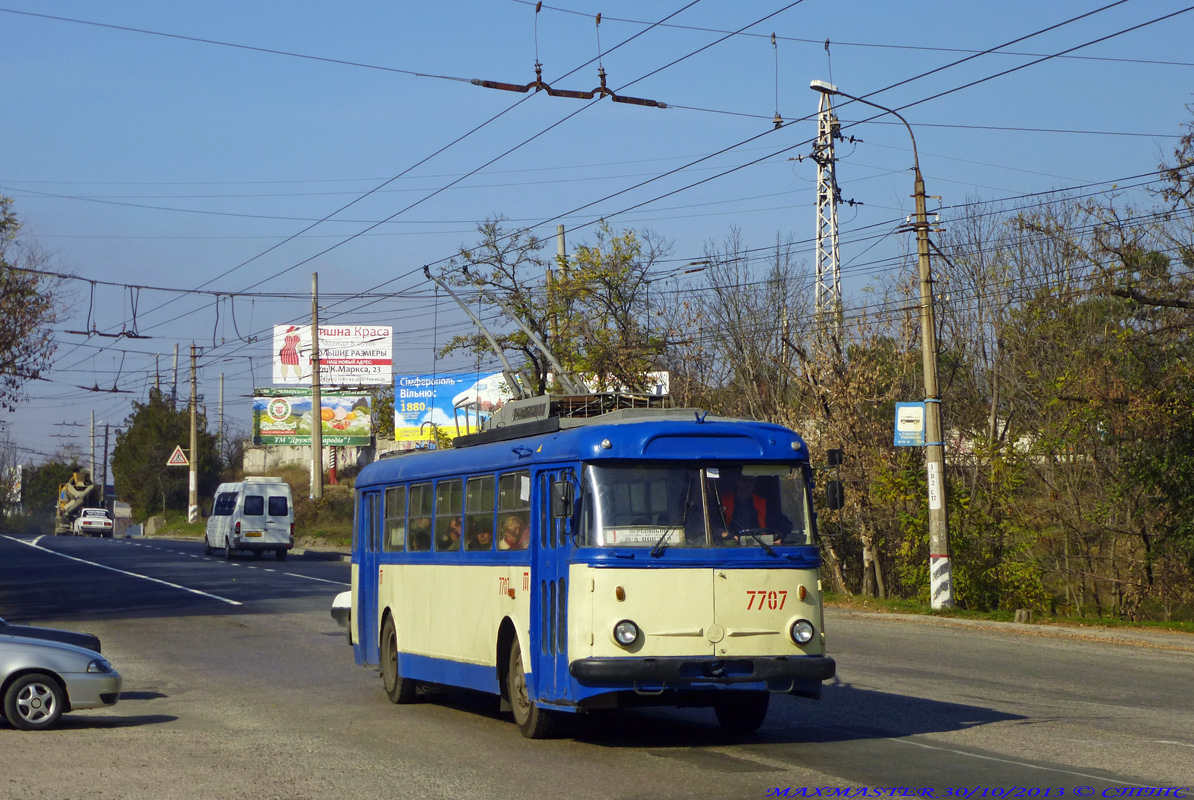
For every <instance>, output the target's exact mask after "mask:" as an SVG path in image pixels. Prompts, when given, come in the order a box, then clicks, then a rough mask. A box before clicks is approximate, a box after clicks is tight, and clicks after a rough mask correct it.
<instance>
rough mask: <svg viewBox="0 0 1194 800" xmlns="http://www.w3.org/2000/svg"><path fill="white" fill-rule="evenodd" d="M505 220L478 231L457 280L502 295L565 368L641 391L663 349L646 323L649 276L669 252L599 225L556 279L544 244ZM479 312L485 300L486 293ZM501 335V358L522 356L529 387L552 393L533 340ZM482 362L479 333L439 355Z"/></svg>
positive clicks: (643, 237) (514, 332)
mask: <svg viewBox="0 0 1194 800" xmlns="http://www.w3.org/2000/svg"><path fill="white" fill-rule="evenodd" d="M503 222H504V220H502V219H500V218H499V219H492V220H488V221H486V222H485V223H484V224H482V225H479V226H478V227H477V231H478V233H480V234H481V240H480V242H479V243H478V244H477V245H476V246H475V247H471V248H463V249H462V250H461V251H460V255H459V257H458V259H457V260H456V261H455V262H454V263H453V266H455V267H458V268H460V272H459V273H457V274H456V275H455V277H454V278H453V281H454V282H455V283H456V284H457V285H459V286H462V287H468V286H472V287H478V288H480V289H483V290H484V291H485V292H486V293H489V294H491V295H493V296H495V297H497V298H499V299H500V300H501V301H502V302H503V303H504V304H505V305H506V306H507V307H508V308H509V309H510V311H511V312H513V313H514V314H515V315H517V316H518V318H519V319H520V320H521V321H522V322H523V323H524V324H525V325H526V326H527V327H528V328H530V329H531V331H533V332H534V333H535V335H536V336H538V337H539V339H540V340H542V341H543V342H544V343H545V344H546V345H547V347H548V348H549V349H550V350H551V351H552V353H553V354H554V355H555V357H556V358H557V359H558V360H559V362H560V364H561V365H562V366H563V367H564V369H565V370H567V371H569V372H572V373H576V374H581V375H584V376H585V377H586V378H592V379H594V380H595V381H596V383H598V384H600V385H602V386H618V385H621V386H627V387H630V388H637V387H640V386H641V385H642V384H643V383H644V381H645V377H646V373H647V372H648V371H649V370H650V369H652V367H653V365H654V363H655V359H656V358H657V357H659V356H660V355H662V353H663V352H664V350H665V348H666V339H665V338H664V336H663V335H662V334H663V331H662V329H658V330H652V329H651V327H650V325H649V318H650V312H651V307H652V303H651V298H650V296H649V288H650V283H651V280H650V277H649V272H650V270H651V268H652V267H653V266H654V264H655V263H656V262H657V261H658V259H659V258H660V257H661V256H662V255H663V254H664V253H665V251H666V247H665V246H664V245H663V244H662V243H661V242H660V241H659V240H658V239H657V238H656V237H655V236H654V235H652V234H650V233H639V232H635V231H632V230H624V231H622V232H621V233H616V232H615V231H613V229H611V228H610V227H608V226H605V225H603V226H602V227H601V228H600V230H599V231H598V232H597V236H596V243H595V244H593V245H581V246H580V247H578V248H577V250H576V253H575V255H574V256H573V257H572V258H571V259H569V261H568V263H567V265H563V264H561V265H559V266H560V268H559V269H558V270H556V271H555V272H554V273H552V272H551V269H550V268H551V265H552V263H553V262H552V260H551V259H549V258H547V257H545V256H544V255H543V253H542V251H543V248H544V245H545V243H544V242H543V241H542V240H540V239H538V238H537V237H535V236H534V235H533V234H530V233H528V232H525V231H515V232H513V233H510V232H507V231H506V230H505V229H504V228H503V227H502V223H503ZM481 302H482V304H483V305H487V306H489V305H492V306H494V310H496V311H498V313H502V312H501V311H500V309H497V308H496V304H493V303H491V302H489V300H488V298H487V297H485V295H482V300H481ZM509 327H510V328H511V329H510V330H508V331H506V332H501V333H499V332H495V336H494V338H495V339H496V340H497V343H498V346H499V347H500V348H502V350H503V351H507V352H512V353H515V354H517V355H518V356H519V357H520V362H521V363H518V364H516V368H521V369H524V370H525V371H526V372H527V373H528V374H529V375H530V377H531V383H532V385H531V387H530V388H531V390H532V391H534V392H539V393H542V392H544V391H546V390H547V386H548V374H549V372H550V371H551V365H550V363H548V361H547V359H546V358H545V357H544V355H543V354H542V353H541V352H539V350H538V348H537V347H535V345H534V344H533V342H532V341H531V339H530V337H529V336H527V334H526V333H525V332H523V331H522V330H520V329H517V328H514V327H513V326H509ZM460 350H467V351H471V352H473V353H475V354H477V355H478V357H483V356H485V355H488V354H489V352H490V347H489V343H488V340H486V339H485V337H484V336H483V335H482V334H481V333H480V332H474V333H470V334H468V335H465V336H457V337H455V338H453V339H452V340H451V341H450V342H448V344H447V345H446V346H445V347H444V348H443V350H441V354H447V353H451V352H456V351H460Z"/></svg>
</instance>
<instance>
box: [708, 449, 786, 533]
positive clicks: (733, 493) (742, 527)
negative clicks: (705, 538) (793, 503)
mask: <svg viewBox="0 0 1194 800" xmlns="http://www.w3.org/2000/svg"><path fill="white" fill-rule="evenodd" d="M761 483H762V481H760V480H758V479H757V478H756V477H755V476H754V475H748V474H746V473H744V472H743V471H742V467H722V468H721V477H720V479H719V480H718V482H717V495H718V499H719V500H720V502H721V508H720V512H721V519H722V521H723V523H724V524H725V527H726V530H723V531H721V532H720V533H719V534H716V535H715V538H720V539H721V541H723V542H725V541H730V540H734V539H737V538H738V534H739V533H741V532H743V531H751V530H754V531H759V530H761V529H766V530H767V532H768V533H770V534H771V535H772V536H773V537H774V541H773V542H772V543H773V544H779V543H780V542H781V541H782V540H783V538H784V535H785V534H787V533H789V532H791V530H792V523H791V522H790V521H789V520H788V518H787V517H785V516H784V515H783V512H781V511H780V508H779V500H778V498H777V497H776V496H775V493H773V492H767V491H764V488H765V487H763V486H761V485H760V484H761Z"/></svg>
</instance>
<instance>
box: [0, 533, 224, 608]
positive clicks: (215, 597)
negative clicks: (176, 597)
mask: <svg viewBox="0 0 1194 800" xmlns="http://www.w3.org/2000/svg"><path fill="white" fill-rule="evenodd" d="M4 538H5V539H10V540H12V541H14V542H18V543H20V544H24V545H28V546H29V547H32V548H34V549H35V550H41V551H42V552H45V553H50V554H52V555H56V556H60V557H62V558H69V559H70V560H71V561H78V562H79V563H80V564H89V565H91V566H93V567H99V568H100V569H106V570H109V571H111V572H119V573H120V574H121V575H128V576H130V577H133V578H141V579H142V580H147V581H152V582H154V583H160V584H162V585H163V586H169V587H170V588H172V589H182V590H183V591H184V592H190V593H191V594H198V595H202V596H204V597H210V598H212V599H213V600H219V601H220V602H221V603H228V604H229V605H233V606H241V605H244V603H242V602H240V601H239V600H229V599H228V598H227V597H220V596H219V595H218V594H211V593H210V592H204V591H202V590H200V589H192V588H190V587H189V586H182V585H181V584H177V583H171V582H170V581H164V580H162V579H161V578H151V577H149V576H148V575H142V574H140V573H139V572H129V571H127V570H123V569H117V568H116V567H109V566H108V565H106V564H98V563H96V562H95V561H88V560H86V559H83V558H76V557H75V556H68V555H66V554H65V553H59V552H56V551H54V550H51V549H49V548H48V547H42V546H40V545H38V544H36V543H34V542H26V541H24V540H21V539H17V538H15V537H12V536H7V535H6V536H4Z"/></svg>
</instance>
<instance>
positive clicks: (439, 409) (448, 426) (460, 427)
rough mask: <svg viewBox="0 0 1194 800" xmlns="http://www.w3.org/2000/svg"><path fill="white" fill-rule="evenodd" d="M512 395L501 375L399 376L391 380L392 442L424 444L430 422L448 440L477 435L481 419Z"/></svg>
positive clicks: (430, 435) (429, 428)
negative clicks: (392, 402) (392, 383)
mask: <svg viewBox="0 0 1194 800" xmlns="http://www.w3.org/2000/svg"><path fill="white" fill-rule="evenodd" d="M512 396H513V395H512V394H511V392H510V390H509V388H508V387H507V386H506V379H505V378H504V377H503V376H502V373H500V372H495V373H492V374H488V375H487V374H483V373H480V374H479V373H476V372H467V373H439V374H434V375H399V376H397V377H396V378H395V379H394V441H396V442H417V441H427V440H429V439H431V438H432V431H431V425H432V424H433V423H434V424H435V425H436V426H438V427H439V432H440V435H441V436H442V435H446V436H447V437H448V438H450V439H454V438H456V437H457V436H461V435H463V434H466V433H476V432H477V431H478V430H480V422H481V420H485V419H488V418H489V416H490V415H491V414H492V413H493V412H494V411H495V410H497V409H498V408H500V407H501V406H502V404H503V403H505V402H506V401H507V400H509V399H510V398H511V397H512Z"/></svg>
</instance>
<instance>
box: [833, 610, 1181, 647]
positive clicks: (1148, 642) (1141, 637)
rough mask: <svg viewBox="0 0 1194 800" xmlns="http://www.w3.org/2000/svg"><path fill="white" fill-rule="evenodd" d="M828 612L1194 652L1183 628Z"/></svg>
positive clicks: (869, 612)
mask: <svg viewBox="0 0 1194 800" xmlns="http://www.w3.org/2000/svg"><path fill="white" fill-rule="evenodd" d="M825 614H826V616H827V617H829V618H831V619H832V618H833V617H838V618H839V619H840V618H843V617H846V618H849V617H853V618H856V619H871V620H873V619H875V618H883V619H886V620H890V621H892V622H909V623H917V624H921V625H952V626H955V627H962V628H982V629H986V630H994V631H1000V632H1004V633H1018V634H1027V635H1029V636H1053V637H1057V638H1067V639H1085V640H1088V641H1098V642H1107V643H1111V644H1122V645H1131V646H1135V647H1156V648H1161V649H1164V650H1180V651H1185V652H1189V653H1194V634H1192V633H1182V632H1180V631H1164V630H1156V629H1143V628H1101V627H1094V626H1091V627H1084V626H1078V625H1054V624H1051V623H1036V622H1027V623H1025V622H994V621H991V620H980V619H960V618H957V617H936V616H929V615H921V614H888V613H885V612H882V611H858V610H855V609H849V608H835V607H833V606H826V607H825Z"/></svg>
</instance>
